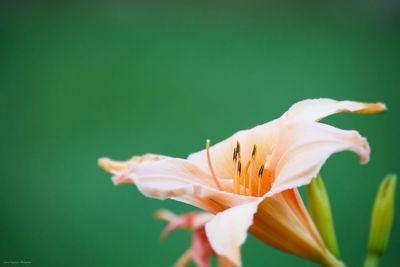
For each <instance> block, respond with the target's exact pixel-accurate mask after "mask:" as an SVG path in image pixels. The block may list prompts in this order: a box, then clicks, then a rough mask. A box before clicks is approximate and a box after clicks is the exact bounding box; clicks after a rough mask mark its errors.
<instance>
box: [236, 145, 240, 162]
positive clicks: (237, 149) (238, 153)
mask: <svg viewBox="0 0 400 267" xmlns="http://www.w3.org/2000/svg"><path fill="white" fill-rule="evenodd" d="M236 153H237V155H238V158H240V142H239V141H236Z"/></svg>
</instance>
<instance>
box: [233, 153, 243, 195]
mask: <svg viewBox="0 0 400 267" xmlns="http://www.w3.org/2000/svg"><path fill="white" fill-rule="evenodd" d="M241 173H242V162H241V161H240V158H239V159H238V164H237V170H236V174H237V175H235V181H234V183H235V184H234V185H235V193H236V194H240V177H241Z"/></svg>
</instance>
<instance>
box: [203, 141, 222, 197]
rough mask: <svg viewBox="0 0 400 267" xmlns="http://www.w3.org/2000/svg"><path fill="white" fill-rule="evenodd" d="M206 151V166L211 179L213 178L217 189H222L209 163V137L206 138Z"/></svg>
mask: <svg viewBox="0 0 400 267" xmlns="http://www.w3.org/2000/svg"><path fill="white" fill-rule="evenodd" d="M206 153H207V162H208V168H209V169H210V172H211V177H212V179H213V181H214V183H215V185H216V186H217V188H218V189H219V190H222V186H221V184H220V183H219V181H218V179H217V176H216V175H215V172H214V169H213V167H212V164H211V155H210V140H209V139H207V141H206Z"/></svg>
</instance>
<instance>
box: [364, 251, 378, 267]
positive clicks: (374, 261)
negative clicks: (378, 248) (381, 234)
mask: <svg viewBox="0 0 400 267" xmlns="http://www.w3.org/2000/svg"><path fill="white" fill-rule="evenodd" d="M378 266H379V256H378V255H377V254H374V253H368V255H367V258H365V262H364V267H378Z"/></svg>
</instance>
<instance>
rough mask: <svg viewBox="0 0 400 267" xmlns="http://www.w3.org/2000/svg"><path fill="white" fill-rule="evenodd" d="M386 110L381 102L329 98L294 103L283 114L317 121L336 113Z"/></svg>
mask: <svg viewBox="0 0 400 267" xmlns="http://www.w3.org/2000/svg"><path fill="white" fill-rule="evenodd" d="M385 110H386V106H385V104H383V103H361V102H354V101H336V100H333V99H329V98H320V99H307V100H303V101H300V102H298V103H296V104H294V105H293V106H292V107H291V108H290V109H289V110H288V111H287V112H286V113H285V114H284V115H283V117H285V116H290V117H293V118H296V119H298V120H310V121H319V120H321V119H323V118H325V117H327V116H330V115H333V114H336V113H357V114H375V113H381V112H384V111H385Z"/></svg>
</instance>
